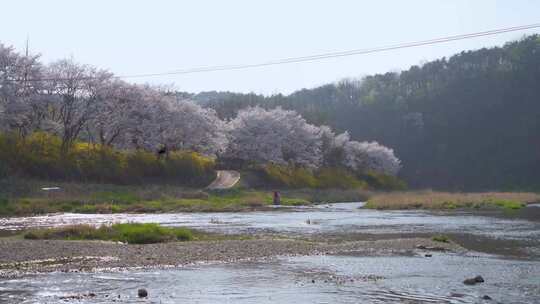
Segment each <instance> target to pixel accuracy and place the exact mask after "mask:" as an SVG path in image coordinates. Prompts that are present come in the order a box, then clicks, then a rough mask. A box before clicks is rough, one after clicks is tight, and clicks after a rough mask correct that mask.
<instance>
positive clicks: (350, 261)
mask: <svg viewBox="0 0 540 304" xmlns="http://www.w3.org/2000/svg"><path fill="white" fill-rule="evenodd" d="M362 206H363V204H362V203H342V204H331V205H320V206H315V207H303V208H279V209H278V210H274V211H264V212H246V213H180V214H136V215H133V214H129V215H128V214H114V215H83V214H57V215H50V216H40V217H27V218H10V219H0V229H2V230H4V231H7V230H10V231H11V230H18V229H23V228H28V227H38V226H39V227H42V226H59V225H69V224H74V223H88V224H101V223H111V222H128V221H129V222H156V223H161V224H163V225H169V226H188V227H193V228H197V229H203V230H207V231H218V232H224V233H272V234H286V235H289V236H299V237H310V236H312V235H328V236H343V235H346V236H347V237H349V238H352V239H354V238H355V237H356V235H361V236H363V237H365V236H366V235H367V236H370V237H373V238H377V237H387V236H388V235H390V236H394V237H395V236H396V235H402V236H406V235H407V234H420V235H424V234H425V235H432V234H446V235H450V236H451V237H452V238H453V239H456V240H457V241H458V242H460V243H462V244H463V245H465V246H466V247H467V248H473V249H474V251H469V252H468V253H466V254H455V253H434V254H433V257H431V258H426V257H424V256H423V255H419V254H395V255H377V254H374V255H373V256H365V255H355V253H354V252H352V253H350V254H345V255H344V254H342V255H322V256H304V257H276V258H273V259H269V260H265V261H256V262H253V261H252V262H244V263H235V264H214V265H193V266H189V267H181V268H172V269H161V270H158V269H151V270H138V269H131V270H126V271H120V272H117V271H116V272H113V271H110V272H109V271H105V272H99V273H51V274H40V275H29V276H26V277H23V278H17V279H13V280H3V281H0V302H6V303H56V302H61V301H63V300H62V299H61V297H62V296H69V295H73V294H84V293H88V292H93V293H95V294H96V296H94V297H86V298H83V299H80V300H77V302H78V303H110V302H112V299H114V300H115V301H117V302H123V303H137V302H145V303H290V302H295V303H540V254H539V253H540V242H539V240H540V207H539V206H538V205H535V206H530V207H527V208H525V209H523V210H520V211H514V212H494V211H490V212H466V211H459V212H427V211H378V210H369V209H363V208H361V207H362ZM476 249H477V250H476ZM477 274H481V275H482V276H483V277H484V278H485V279H486V282H485V283H482V284H478V285H475V286H466V285H464V284H463V283H462V281H463V279H464V278H466V277H471V276H475V275H477ZM141 287H144V288H147V289H148V290H149V293H150V296H149V298H148V299H146V300H140V299H138V298H137V297H136V293H134V292H133V290H137V288H141ZM484 295H489V297H491V298H493V300H484V299H482V297H483V296H484ZM118 296H119V297H118Z"/></svg>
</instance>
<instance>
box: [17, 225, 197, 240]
mask: <svg viewBox="0 0 540 304" xmlns="http://www.w3.org/2000/svg"><path fill="white" fill-rule="evenodd" d="M24 238H25V239H29V240H49V239H61V240H103V241H120V242H124V243H129V244H153V243H163V242H171V241H191V240H193V238H194V237H193V232H192V231H191V230H190V229H188V228H178V227H164V226H161V225H158V224H151V223H147V224H134V223H129V224H113V225H110V226H108V225H102V226H99V227H94V226H91V225H72V226H65V227H59V228H44V229H34V230H30V231H27V232H26V233H25V234H24Z"/></svg>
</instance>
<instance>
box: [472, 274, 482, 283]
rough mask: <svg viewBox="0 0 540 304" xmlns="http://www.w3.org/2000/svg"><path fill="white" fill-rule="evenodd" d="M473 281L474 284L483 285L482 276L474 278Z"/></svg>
mask: <svg viewBox="0 0 540 304" xmlns="http://www.w3.org/2000/svg"><path fill="white" fill-rule="evenodd" d="M474 280H475V281H476V283H484V278H482V276H479V275H478V276H475V277H474Z"/></svg>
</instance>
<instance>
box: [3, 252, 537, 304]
mask: <svg viewBox="0 0 540 304" xmlns="http://www.w3.org/2000/svg"><path fill="white" fill-rule="evenodd" d="M477 274H482V275H483V277H484V279H485V280H486V282H485V283H481V284H478V285H476V286H466V285H464V284H463V283H462V281H463V280H464V279H465V278H467V277H473V276H475V275H477ZM312 280H314V283H313V281H312ZM138 288H146V289H147V290H148V292H149V299H148V300H139V299H138V298H137V297H136V294H137V289H138ZM89 292H94V293H95V294H96V296H95V297H90V298H85V299H83V300H77V301H75V302H77V303H110V302H111V299H113V298H114V299H115V300H116V301H118V302H121V303H137V302H145V303H483V302H482V301H483V300H481V297H482V296H484V295H489V296H490V297H491V298H493V299H494V301H495V302H491V303H498V302H500V303H540V262H531V261H515V260H502V259H498V258H494V257H491V256H477V257H470V256H460V255H447V254H445V255H442V254H441V255H437V254H436V255H434V257H432V258H424V257H420V256H386V257H356V256H308V257H295V258H278V259H274V260H271V261H268V262H259V263H255V262H251V263H241V264H234V265H233V264H230V265H205V266H194V267H186V268H176V269H168V270H147V271H137V270H134V271H126V272H109V273H107V272H105V273H69V274H65V273H53V274H45V275H36V276H29V277H26V278H23V279H17V280H6V281H0V302H2V301H5V302H8V303H56V302H62V301H63V300H62V299H61V297H63V296H70V295H79V294H85V293H86V294H87V293H89ZM118 296H120V297H118ZM485 303H488V302H485Z"/></svg>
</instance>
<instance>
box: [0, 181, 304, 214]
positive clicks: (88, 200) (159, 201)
mask: <svg viewBox="0 0 540 304" xmlns="http://www.w3.org/2000/svg"><path fill="white" fill-rule="evenodd" d="M3 185H5V186H6V187H5V188H3V187H1V186H3ZM44 185H45V186H49V185H54V186H59V187H60V188H62V190H61V191H58V192H56V193H50V194H47V193H44V192H43V191H41V190H39V189H40V188H41V187H43V186H44ZM14 189H18V190H17V191H14ZM309 202H310V200H309V199H308V196H306V195H297V194H287V193H282V204H283V205H306V204H309ZM271 203H272V191H254V190H240V189H232V190H226V191H208V192H205V191H202V190H199V189H193V188H182V187H174V186H170V185H145V186H138V187H136V186H117V185H107V184H104V185H99V184H80V183H54V184H50V183H47V182H40V181H32V180H30V181H24V180H11V181H6V180H0V217H2V216H29V215H39V214H47V213H58V212H75V213H143V212H144V213H157V212H217V211H244V210H252V209H257V208H262V207H264V206H267V205H269V204H271Z"/></svg>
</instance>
